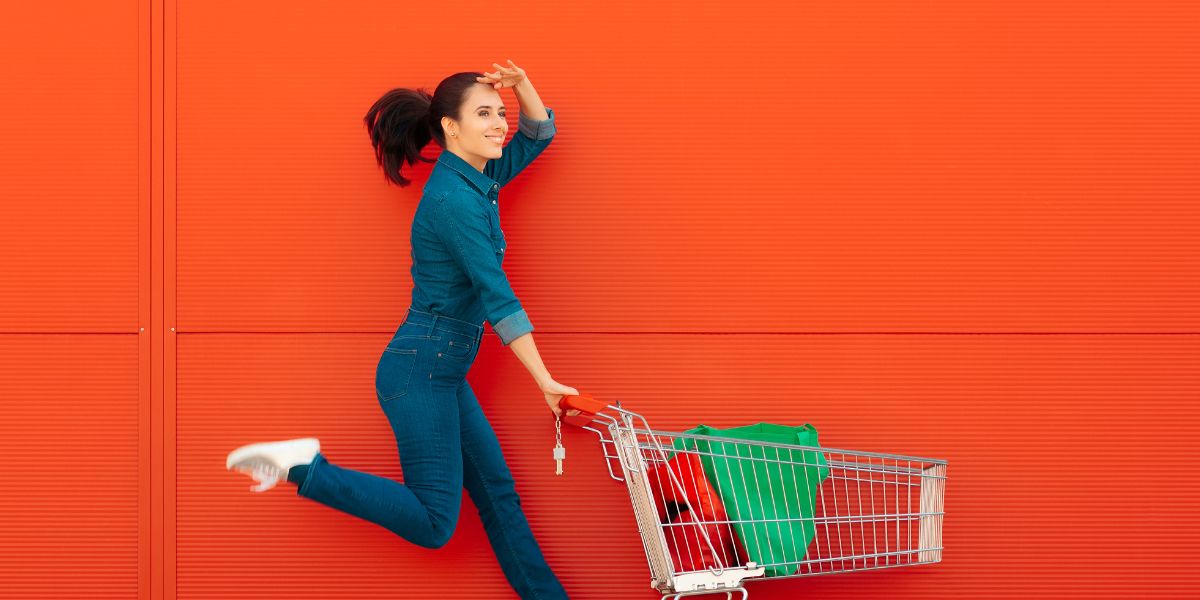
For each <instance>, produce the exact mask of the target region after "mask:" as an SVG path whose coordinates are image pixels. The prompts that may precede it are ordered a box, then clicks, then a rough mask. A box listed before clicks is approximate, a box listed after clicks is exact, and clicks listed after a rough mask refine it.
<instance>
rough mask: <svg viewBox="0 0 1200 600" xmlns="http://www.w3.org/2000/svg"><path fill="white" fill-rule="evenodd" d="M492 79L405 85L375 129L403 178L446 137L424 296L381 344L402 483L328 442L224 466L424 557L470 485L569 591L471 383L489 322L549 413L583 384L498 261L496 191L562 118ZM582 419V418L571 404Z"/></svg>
mask: <svg viewBox="0 0 1200 600" xmlns="http://www.w3.org/2000/svg"><path fill="white" fill-rule="evenodd" d="M508 63H509V66H508V67H502V66H500V65H499V64H497V63H492V65H493V66H494V67H496V71H495V72H493V73H477V72H464V73H456V74H454V75H451V76H450V77H447V78H446V79H444V80H442V82H441V83H440V84H438V86H437V89H436V90H435V91H434V94H433V96H430V95H429V94H428V93H427V92H425V91H424V90H421V89H417V90H408V89H404V88H399V89H394V90H391V91H389V92H388V93H386V94H384V95H383V97H381V98H380V99H379V100H378V101H376V102H375V104H374V105H373V106H372V107H371V109H370V111H368V112H367V114H366V116H365V118H364V122H365V123H366V126H367V130H368V132H369V133H370V136H371V143H372V145H373V146H374V148H375V156H376V160H377V161H378V163H379V165H380V166H381V167H382V168H383V171H384V174H385V175H386V177H387V178H388V180H390V181H391V182H393V183H395V184H397V185H400V186H407V185H409V184H410V183H411V181H410V180H408V179H405V178H404V177H403V176H401V174H400V166H401V162H402V161H403V162H407V163H408V164H409V166H412V165H414V164H416V161H417V160H422V161H425V162H434V159H430V158H426V157H424V156H421V154H420V151H421V149H422V148H423V147H424V146H425V145H426V144H428V143H429V141H430V139H433V140H436V141H437V143H438V145H439V146H441V147H442V148H443V151H442V152H441V154H440V155H439V156H438V158H437V159H436V163H437V164H436V165H435V166H434V168H433V171H432V173H431V174H430V176H429V181H428V183H426V184H425V187H424V190H423V193H422V196H421V201H420V204H419V205H418V207H417V210H416V214H415V215H414V217H413V223H412V231H411V235H412V240H411V248H412V251H411V252H412V259H413V261H412V270H411V272H412V279H413V290H412V300H411V304H410V306H409V309H408V312H407V314H406V315H405V318H404V321H403V323H402V324H401V325H400V327H399V328H398V329H397V331H396V333H395V335H393V336H392V339H391V340H390V341H389V342H388V344H387V347H385V348H384V350H383V353H382V356H381V357H380V359H379V365H378V367H377V369H376V374H375V390H376V396H377V400H378V401H379V404H380V406H381V407H382V409H383V412H384V414H386V415H387V418H388V422H389V423H390V424H391V426H392V431H393V432H394V433H395V436H396V444H397V446H398V448H399V451H400V464H401V467H402V468H403V470H404V483H400V482H397V481H394V480H392V479H388V478H385V477H379V476H377V475H371V474H369V473H363V472H360V471H354V470H351V469H346V468H343V467H339V466H336V465H334V464H333V463H330V462H328V461H327V460H326V459H325V457H324V455H322V454H321V453H320V444H319V442H318V440H317V439H316V438H300V439H293V440H284V441H279V442H263V443H257V444H249V445H247V446H242V447H241V448H238V449H236V450H234V451H233V452H231V453H230V454H229V457H228V458H227V460H226V468H228V469H237V470H239V471H244V472H247V473H249V474H251V475H252V476H253V477H254V478H255V479H256V480H257V481H258V482H259V485H258V486H256V487H252V488H251V489H252V490H254V491H257V492H261V491H265V490H267V489H270V488H271V487H273V486H274V485H275V483H276V482H277V481H278V480H280V479H282V478H286V479H287V481H290V482H292V483H294V484H296V485H297V486H298V487H297V491H296V493H297V494H298V495H300V496H304V497H306V498H311V499H312V500H315V501H317V502H321V503H323V504H326V505H328V506H331V507H333V508H336V509H338V510H341V511H343V512H346V513H349V514H352V515H354V516H357V517H360V518H362V519H366V520H368V521H371V522H373V523H377V524H379V525H382V526H383V527H386V528H388V529H389V530H391V531H393V532H395V533H396V534H397V535H399V536H400V537H403V538H404V539H406V540H409V541H410V542H413V543H415V544H418V545H420V546H424V547H426V548H438V547H440V546H442V545H444V544H445V543H446V542H447V541H448V540H449V539H450V535H451V534H452V533H453V532H454V529H455V525H456V521H457V519H458V513H459V508H460V505H461V501H462V488H463V487H466V489H467V491H468V492H469V493H470V494H471V500H472V501H473V502H474V503H475V505H476V506H477V507H478V509H479V515H480V517H481V520H482V521H483V525H484V528H485V529H486V531H487V535H488V539H489V540H490V542H491V545H492V549H493V551H494V552H495V554H496V557H497V560H498V561H499V562H500V566H501V568H502V569H503V570H504V574H505V576H506V577H507V578H508V582H509V584H510V585H511V586H512V587H513V589H515V590H516V591H517V593H518V594H520V596H521V597H522V598H541V599H551V598H566V597H567V595H566V592H564V591H563V588H562V585H561V584H560V583H559V581H558V579H557V578H556V577H555V576H554V573H553V572H552V571H551V570H550V568H549V566H548V565H547V564H546V561H545V559H544V558H543V556H542V552H541V549H540V548H539V546H538V543H537V541H536V540H535V539H534V537H533V533H532V532H531V531H530V528H529V522H528V521H527V520H526V518H525V514H524V512H523V511H522V509H521V505H520V500H519V498H518V496H517V492H516V489H515V487H514V484H513V478H512V474H511V473H510V472H509V469H508V466H507V464H506V462H505V460H504V456H503V454H502V453H501V449H500V445H499V444H498V443H497V441H496V435H495V433H494V432H493V430H492V427H491V425H490V424H489V423H488V420H487V418H486V417H485V416H484V414H483V412H482V411H481V410H480V408H479V402H478V400H477V399H476V397H475V393H474V391H472V389H471V386H470V384H468V383H467V381H466V375H467V370H468V369H469V368H470V367H471V365H472V364H473V363H474V361H475V356H476V354H477V353H478V351H479V344H480V341H481V338H482V336H483V325H482V322H483V320H485V319H486V320H487V321H488V322H489V323H491V325H492V329H493V331H495V332H496V334H497V335H498V336H499V337H500V340H501V342H502V343H503V344H504V345H505V346H508V347H509V348H511V349H512V350H513V352H514V353H515V354H516V355H517V358H518V359H520V361H521V362H522V363H523V364H524V365H525V367H526V368H527V369H528V370H529V372H530V374H532V375H533V378H534V380H535V381H536V382H537V384H538V387H539V388H540V389H541V390H542V393H543V394H544V396H545V399H546V403H547V404H548V405H549V407H550V410H551V411H552V412H553V413H554V414H555V415H556V416H559V415H561V412H560V409H559V406H558V403H559V401H560V400H561V399H562V397H563V395H564V394H578V391H577V390H576V389H575V388H572V387H568V386H565V385H562V384H560V383H558V382H556V381H555V380H554V379H553V378H552V377H550V373H549V372H548V371H547V370H546V367H545V365H543V364H542V360H541V358H540V356H539V355H538V351H537V347H536V346H535V345H534V343H533V334H532V333H531V332H532V331H533V325H532V324H531V323H530V321H529V317H528V315H527V314H526V313H525V310H524V309H523V308H522V307H521V303H520V301H519V300H518V299H517V297H516V296H515V295H514V293H513V290H512V288H511V287H510V286H509V283H508V278H507V277H506V276H505V274H504V271H503V269H502V268H501V263H502V261H503V259H504V252H505V250H506V247H507V244H506V243H505V239H504V232H503V231H502V230H501V229H500V213H499V211H498V205H497V203H496V202H497V199H498V192H499V189H500V188H501V187H503V186H504V184H506V183H508V182H509V181H511V180H512V178H513V177H515V176H516V175H517V173H519V172H520V171H521V170H522V169H524V168H525V166H526V165H528V164H529V163H530V162H532V161H533V159H534V158H536V157H537V156H538V154H540V153H541V152H542V151H543V150H544V149H545V148H546V146H548V145H549V144H550V141H551V140H552V139H553V137H554V133H555V126H554V113H553V111H552V110H551V109H549V108H547V107H545V106H544V105H543V104H542V101H541V99H540V98H539V97H538V95H537V92H536V91H534V89H533V84H532V83H530V81H529V79H528V78H527V77H526V76H525V71H524V70H523V69H521V68H520V67H518V66H517V65H516V64H515V63H513V62H512V61H511V60H510V61H508ZM509 87H511V88H512V89H513V91H514V92H516V95H517V99H518V100H519V101H520V104H521V106H520V110H521V113H520V115H519V116H518V132H517V133H516V134H514V135H513V137H512V140H511V141H510V142H509V143H508V145H507V146H503V147H501V144H502V143H503V141H504V137H505V134H506V133H507V131H508V123H507V121H506V120H505V114H506V112H505V107H504V106H503V102H502V100H501V98H500V94H499V93H498V92H497V90H500V89H503V88H509ZM572 414H575V411H572Z"/></svg>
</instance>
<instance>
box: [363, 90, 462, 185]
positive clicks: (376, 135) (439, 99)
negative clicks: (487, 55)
mask: <svg viewBox="0 0 1200 600" xmlns="http://www.w3.org/2000/svg"><path fill="white" fill-rule="evenodd" d="M476 77H483V73H478V72H475V71H465V72H462V73H455V74H453V75H451V76H449V77H447V78H445V79H443V80H442V82H441V83H439V84H438V86H437V89H435V90H434V91H433V95H432V96H430V95H429V92H427V91H425V89H424V88H416V89H408V88H396V89H394V90H391V91H389V92H388V93H386V94H384V95H383V96H382V97H381V98H379V99H378V100H376V101H375V104H373V105H371V110H369V111H367V114H366V116H365V117H363V123H364V124H366V126H367V133H368V134H369V135H370V136H371V145H372V146H374V148H375V160H376V161H377V162H378V163H379V166H381V167H383V174H384V176H386V177H387V179H388V180H389V181H391V182H392V183H395V184H396V185H398V186H400V187H405V186H407V185H408V184H410V183H412V180H410V179H406V178H405V177H404V176H403V175H401V174H400V166H401V162H407V163H408V165H409V166H410V167H411V166H413V165H415V164H417V161H418V160H420V161H423V162H435V161H436V160H437V159H436V158H427V157H425V156H422V155H421V149H422V148H424V147H425V146H426V145H427V144H429V140H431V139H432V140H435V141H437V143H438V145H439V146H441V147H442V148H445V147H446V133H445V132H444V131H442V117H450V118H452V119H454V120H458V119H459V109H461V108H462V103H463V102H464V101H465V100H466V96H467V90H469V89H470V88H471V86H473V85H477V84H479V85H482V84H480V83H479V81H478V80H476Z"/></svg>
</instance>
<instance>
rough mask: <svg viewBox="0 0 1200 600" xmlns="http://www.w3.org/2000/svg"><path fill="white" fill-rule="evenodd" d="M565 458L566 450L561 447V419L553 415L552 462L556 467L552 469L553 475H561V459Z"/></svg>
mask: <svg viewBox="0 0 1200 600" xmlns="http://www.w3.org/2000/svg"><path fill="white" fill-rule="evenodd" d="M566 457H567V449H566V448H564V447H563V445H562V417H561V416H560V415H554V461H555V462H556V463H558V466H556V467H555V468H554V474H555V475H562V464H563V459H565V458H566Z"/></svg>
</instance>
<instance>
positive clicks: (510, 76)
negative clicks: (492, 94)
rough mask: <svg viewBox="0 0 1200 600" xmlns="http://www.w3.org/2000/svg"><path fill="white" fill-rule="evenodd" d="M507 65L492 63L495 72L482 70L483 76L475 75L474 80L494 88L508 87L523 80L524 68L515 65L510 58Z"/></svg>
mask: <svg viewBox="0 0 1200 600" xmlns="http://www.w3.org/2000/svg"><path fill="white" fill-rule="evenodd" d="M508 64H509V66H508V67H502V66H500V63H492V66H493V67H496V72H495V73H488V72H486V71H485V72H484V73H483V75H484V76H483V77H476V78H475V80H476V81H478V82H479V83H488V84H491V85H492V87H494V88H496V89H498V90H499V89H504V88H510V87H513V86H514V85H517V84H518V83H521V82H522V81H524V80H525V69H522V68H521V67H518V66H517V63H514V62H513V61H512V59H511V58H510V59H508Z"/></svg>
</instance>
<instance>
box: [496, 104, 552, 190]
mask: <svg viewBox="0 0 1200 600" xmlns="http://www.w3.org/2000/svg"><path fill="white" fill-rule="evenodd" d="M556 132H557V129H556V126H555V124H554V110H553V109H551V108H550V107H549V106H547V107H546V118H545V119H542V120H534V119H530V118H529V117H527V116H525V113H523V112H522V113H518V116H517V133H516V134H514V135H513V136H512V139H511V140H509V142H508V144H505V146H504V150H503V151H502V152H501V154H500V158H493V159H491V160H489V161H488V162H487V164H485V165H484V167H483V174H484V175H487V176H488V177H491V178H492V179H494V180H496V183H499V184H500V187H504V185H505V184H507V183H508V182H509V181H511V180H512V178H513V177H516V176H517V173H520V172H521V170H522V169H524V168H525V167H527V166H529V163H531V162H533V159H535V158H537V156H538V155H539V154H541V153H542V150H545V149H546V146H549V145H550V141H551V140H552V139H554V134H555V133H556Z"/></svg>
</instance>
